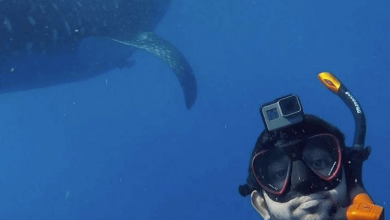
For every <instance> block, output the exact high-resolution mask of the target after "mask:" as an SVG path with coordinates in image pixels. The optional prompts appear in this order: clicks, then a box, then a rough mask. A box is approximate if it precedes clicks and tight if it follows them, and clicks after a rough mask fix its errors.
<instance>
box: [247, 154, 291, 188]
mask: <svg viewBox="0 0 390 220" xmlns="http://www.w3.org/2000/svg"><path fill="white" fill-rule="evenodd" d="M290 168H291V159H290V157H289V156H288V155H286V154H285V153H283V152H281V151H280V150H279V149H274V150H267V151H262V152H260V153H258V154H257V155H256V156H255V157H254V158H253V161H252V170H253V172H254V174H255V177H256V179H257V182H258V183H259V184H260V185H261V186H262V187H263V188H264V189H266V190H267V191H269V192H271V193H274V194H282V193H283V191H284V189H285V188H286V185H287V180H288V178H289V176H290Z"/></svg>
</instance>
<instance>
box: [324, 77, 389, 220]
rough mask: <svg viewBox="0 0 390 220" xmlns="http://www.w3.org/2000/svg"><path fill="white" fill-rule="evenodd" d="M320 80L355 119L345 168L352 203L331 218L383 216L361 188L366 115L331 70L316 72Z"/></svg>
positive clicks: (350, 219) (366, 153)
mask: <svg viewBox="0 0 390 220" xmlns="http://www.w3.org/2000/svg"><path fill="white" fill-rule="evenodd" d="M318 79H319V80H320V82H321V83H322V84H323V85H324V86H325V87H326V88H328V89H329V90H330V91H332V92H333V93H335V94H336V95H337V96H339V97H340V98H341V100H343V102H344V103H345V104H346V105H347V107H348V108H349V109H350V110H351V112H352V114H353V117H354V119H355V136H354V140H353V145H352V147H350V148H349V149H348V151H349V152H348V163H347V167H346V169H348V171H349V172H348V173H349V175H348V177H347V180H348V182H347V185H348V187H349V189H348V190H349V194H350V199H351V205H350V206H349V207H346V208H342V209H339V211H338V212H337V213H336V215H335V216H334V219H345V218H346V219H348V220H358V219H362V220H366V219H367V220H369V219H370V220H371V219H372V220H374V219H375V220H377V219H384V211H383V207H381V206H378V205H375V204H374V203H373V201H372V200H371V198H370V197H369V195H368V194H367V192H366V191H365V189H364V186H363V182H362V165H363V162H364V161H365V160H366V159H367V158H368V156H369V154H370V152H371V148H370V147H365V146H364V144H365V138H366V118H365V116H364V112H363V109H362V107H361V106H360V104H359V102H358V101H357V99H356V98H355V97H354V96H353V95H352V93H351V92H350V91H349V90H348V89H347V88H346V87H345V86H344V85H343V84H342V83H341V82H340V81H339V80H338V79H337V78H336V77H334V76H333V75H332V74H330V73H329V72H321V73H319V74H318Z"/></svg>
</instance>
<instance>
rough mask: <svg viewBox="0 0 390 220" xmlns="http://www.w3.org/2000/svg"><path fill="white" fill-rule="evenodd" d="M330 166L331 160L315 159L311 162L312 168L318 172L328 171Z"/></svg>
mask: <svg viewBox="0 0 390 220" xmlns="http://www.w3.org/2000/svg"><path fill="white" fill-rule="evenodd" d="M330 165H331V159H329V158H319V159H314V160H313V161H312V162H311V167H313V168H314V169H317V170H320V169H327V168H328V167H329V166H330Z"/></svg>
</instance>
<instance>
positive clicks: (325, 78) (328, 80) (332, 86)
mask: <svg viewBox="0 0 390 220" xmlns="http://www.w3.org/2000/svg"><path fill="white" fill-rule="evenodd" d="M318 80H320V82H321V83H322V84H323V85H324V86H325V87H326V88H328V89H329V90H330V91H332V92H334V93H336V94H337V93H338V91H339V89H340V86H341V83H340V81H339V80H338V79H337V78H336V77H334V76H333V75H332V74H331V73H329V72H321V73H319V74H318Z"/></svg>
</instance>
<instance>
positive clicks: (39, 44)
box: [0, 0, 197, 109]
mask: <svg viewBox="0 0 390 220" xmlns="http://www.w3.org/2000/svg"><path fill="white" fill-rule="evenodd" d="M170 4H171V0H0V93H6V92H15V91H22V90H29V89H37V88H43V87H49V86H54V85H59V84H64V83H70V82H76V81H81V80H85V79H89V78H92V77H95V76H97V75H100V74H103V73H106V72H107V71H108V70H110V69H113V68H123V67H125V68H131V66H133V65H134V61H133V60H131V59H130V58H131V56H132V55H133V54H134V52H135V51H136V50H137V49H142V50H145V51H147V52H150V53H152V54H154V55H155V56H157V57H158V58H160V59H162V60H163V61H165V62H166V63H167V64H168V65H169V66H170V67H171V69H172V70H173V72H174V74H175V75H176V77H177V79H178V80H179V83H180V85H181V88H182V91H183V93H184V99H185V105H186V107H187V109H190V108H191V107H192V106H193V104H194V103H195V100H196V98H197V82H196V78H195V75H194V73H193V71H192V68H191V66H190V64H189V62H188V61H187V60H186V58H185V57H184V55H183V54H182V53H181V52H180V51H179V50H178V49H177V48H176V47H175V46H174V45H173V44H171V43H170V42H169V41H168V40H166V39H164V38H163V37H161V36H158V35H157V34H155V33H154V30H155V28H156V27H157V25H158V23H159V22H160V21H161V20H162V19H163V17H164V15H165V14H166V12H167V10H168V8H169V6H170ZM91 42H93V43H91ZM102 45H105V46H102ZM80 54H82V55H80ZM86 54H88V55H86ZM86 57H87V58H86ZM91 57H92V58H91ZM90 58H91V59H90Z"/></svg>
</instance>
